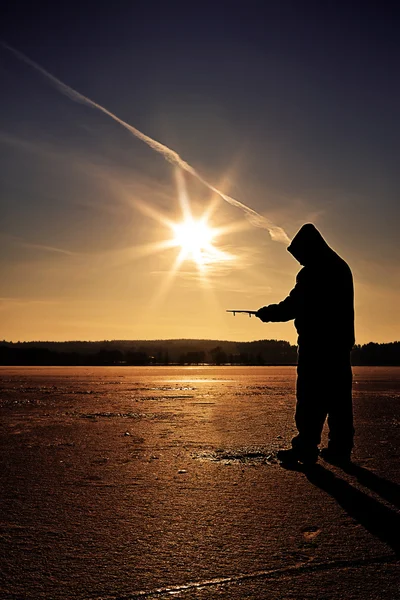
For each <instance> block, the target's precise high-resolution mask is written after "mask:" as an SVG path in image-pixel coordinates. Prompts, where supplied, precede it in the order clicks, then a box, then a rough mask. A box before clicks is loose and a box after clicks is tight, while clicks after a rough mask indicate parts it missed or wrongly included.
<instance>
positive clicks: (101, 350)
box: [0, 340, 400, 366]
mask: <svg viewBox="0 0 400 600" xmlns="http://www.w3.org/2000/svg"><path fill="white" fill-rule="evenodd" d="M323 351H324V349H323V347H322V348H321V352H323ZM296 363H297V347H296V346H293V345H291V344H289V342H285V341H280V340H259V341H254V342H228V341H216V340H155V341H149V340H143V341H128V340H120V341H118V340H111V341H103V342H80V341H76V342H6V341H5V340H4V341H3V342H0V365H9V366H12V365H24V366H28V365H44V366H46V365H47V366H51V365H53V366H68V365H69V366H80V365H81V366H95V365H99V366H107V365H136V366H146V365H171V364H174V365H202V364H212V365H295V364H296ZM352 364H353V365H393V366H396V365H400V342H391V343H388V344H375V343H369V344H365V345H363V346H360V345H358V346H355V347H354V349H353V351H352Z"/></svg>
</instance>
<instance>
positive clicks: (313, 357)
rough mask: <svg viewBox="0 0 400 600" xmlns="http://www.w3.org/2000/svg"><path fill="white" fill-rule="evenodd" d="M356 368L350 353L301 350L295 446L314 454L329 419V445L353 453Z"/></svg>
mask: <svg viewBox="0 0 400 600" xmlns="http://www.w3.org/2000/svg"><path fill="white" fill-rule="evenodd" d="M352 379H353V376H352V370H351V363H350V352H349V351H347V350H345V351H343V350H341V349H331V350H330V351H329V352H328V353H326V351H324V350H322V349H321V351H320V352H317V351H316V350H315V349H312V350H310V349H308V348H307V349H302V348H301V347H300V348H299V351H298V365H297V384H296V399H297V401H296V412H295V422H296V427H297V431H298V434H297V435H296V436H295V437H294V438H293V440H292V446H293V448H295V449H297V450H299V451H300V452H301V453H303V454H306V455H307V454H308V455H310V456H316V455H318V452H319V450H318V445H319V444H320V443H321V434H322V429H323V427H324V423H325V420H326V419H328V427H329V434H328V439H329V442H328V447H329V449H330V450H332V451H334V452H337V453H339V454H347V455H350V453H351V450H352V448H353V445H354V424H353V401H352Z"/></svg>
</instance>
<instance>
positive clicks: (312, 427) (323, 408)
mask: <svg viewBox="0 0 400 600" xmlns="http://www.w3.org/2000/svg"><path fill="white" fill-rule="evenodd" d="M318 358H319V357H318ZM319 363H320V360H318V359H316V360H314V358H313V357H312V356H306V357H304V356H302V355H301V353H300V354H299V364H298V367H297V386H296V397H297V403H296V413H295V422H296V427H297V430H298V434H297V435H296V436H295V437H294V438H293V440H292V447H293V450H294V451H295V452H296V453H297V454H298V455H299V457H305V458H309V459H310V460H316V459H317V458H318V454H319V450H318V446H319V444H320V442H321V433H322V428H323V426H324V422H325V419H326V415H327V412H328V411H327V404H326V401H325V390H324V381H323V379H324V378H323V376H322V375H323V366H322V365H321V364H319ZM325 385H326V384H325Z"/></svg>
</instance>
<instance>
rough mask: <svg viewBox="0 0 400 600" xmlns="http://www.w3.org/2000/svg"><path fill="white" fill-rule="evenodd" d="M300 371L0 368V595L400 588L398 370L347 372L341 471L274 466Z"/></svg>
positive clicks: (294, 593) (348, 592)
mask: <svg viewBox="0 0 400 600" xmlns="http://www.w3.org/2000/svg"><path fill="white" fill-rule="evenodd" d="M295 380H296V371H295V368H294V367H144V368H141V367H115V368H113V367H105V368H102V367H80V368H75V367H64V368H58V367H31V368H30V367H16V368H9V367H0V415H1V428H0V486H1V514H0V558H1V563H2V567H1V568H2V577H1V582H0V598H2V599H3V598H4V599H5V598H7V599H17V598H18V599H25V598H26V599H29V600H30V599H46V600H49V599H54V600H57V599H72V598H73V599H75V598H76V599H78V600H81V599H82V600H84V599H89V598H91V599H104V600H105V599H108V600H111V599H116V598H121V599H122V598H126V599H128V598H143V597H148V598H152V597H154V598H156V597H157V598H160V597H165V598H167V597H171V593H172V594H173V596H174V597H182V598H185V599H190V598H196V599H197V598H202V599H203V598H204V599H205V598H226V599H228V598H232V599H242V598H254V599H257V598H259V599H263V598H268V599H271V598H272V599H275V598H276V599H278V598H279V599H282V598H296V599H299V598H313V597H315V598H317V597H319V598H324V599H334V598H335V599H336V598H346V599H352V598H360V599H364V598H368V599H371V598H377V599H378V598H379V599H382V598H384V599H391V600H392V599H393V598H395V597H396V595H397V593H398V558H399V554H400V536H399V532H400V528H399V521H400V518H399V504H400V501H399V498H400V487H399V484H400V476H399V468H398V464H399V438H400V435H399V432H400V368H396V367H393V368H383V367H375V368H369V367H368V368H367V367H355V368H354V410H355V425H356V448H355V452H354V460H355V466H354V468H353V470H352V471H350V472H346V473H345V472H343V471H342V470H340V469H338V468H336V467H332V466H330V465H327V464H326V463H323V461H320V466H318V467H316V469H315V470H313V471H312V472H310V473H302V472H296V471H287V470H284V469H282V468H281V467H280V466H279V465H278V463H277V462H276V460H275V454H276V451H277V450H278V449H279V448H283V447H287V445H288V444H289V443H290V439H291V437H292V435H293V434H294V431H295V429H294V423H293V411H294V404H295V394H294V388H295ZM323 393H324V391H323V390H321V394H323Z"/></svg>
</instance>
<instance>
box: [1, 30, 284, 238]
mask: <svg viewBox="0 0 400 600" xmlns="http://www.w3.org/2000/svg"><path fill="white" fill-rule="evenodd" d="M1 45H2V46H3V47H4V48H7V50H9V51H10V52H12V53H13V54H14V55H15V56H16V57H17V58H19V59H20V60H22V61H23V62H25V63H26V64H28V65H30V66H31V67H32V68H33V69H35V70H36V71H38V72H39V73H41V74H42V75H43V76H44V77H45V78H46V79H48V80H49V81H50V82H51V83H52V84H53V85H54V86H55V87H56V88H57V89H58V90H59V91H60V92H61V93H63V94H65V95H66V96H68V97H69V98H70V99H71V100H74V101H75V102H81V103H82V104H86V105H87V106H91V107H92V108H97V109H98V110H100V111H101V112H102V113H104V114H105V115H107V116H109V117H111V119H113V120H114V121H116V122H117V123H119V124H120V125H122V127H125V129H127V130H128V131H129V132H130V133H131V134H132V135H134V136H135V137H136V138H138V139H139V140H142V142H144V143H145V144H147V145H148V146H150V148H152V149H153V150H155V151H156V152H158V153H159V154H161V155H162V156H163V157H164V158H165V160H167V161H168V162H170V163H172V164H173V165H175V166H177V167H180V168H181V169H183V170H184V171H186V172H187V173H190V175H193V177H196V179H198V180H199V181H200V182H201V183H202V184H203V185H205V186H206V187H207V188H208V189H209V190H211V191H212V192H214V193H215V194H218V196H220V197H221V198H222V199H223V200H225V202H228V203H229V204H231V205H232V206H235V207H236V208H240V209H241V210H242V211H243V212H244V213H245V215H246V217H247V219H248V221H249V222H250V223H251V224H252V225H254V226H255V227H260V228H262V229H267V230H268V232H269V234H270V236H271V239H273V240H274V241H277V242H283V243H285V244H288V243H290V239H289V237H288V236H287V234H286V232H285V231H284V230H283V229H282V228H281V227H277V226H276V225H274V224H273V223H272V222H271V221H270V220H269V219H267V218H266V217H264V216H262V215H260V214H259V213H258V212H256V211H255V210H253V209H252V208H250V207H249V206H246V204H243V202H240V201H239V200H236V199H235V198H232V197H231V196H228V195H227V194H224V192H221V191H220V190H219V189H217V188H216V187H214V186H213V185H212V184H211V183H208V181H206V180H205V179H204V178H203V177H202V176H201V175H200V174H199V173H198V172H197V171H196V169H194V168H193V167H192V166H191V165H189V163H187V162H186V161H184V160H183V159H182V158H181V157H180V156H179V154H178V153H177V152H175V150H171V148H168V146H164V144H161V143H160V142H157V140H154V139H153V138H151V137H149V136H148V135H146V134H145V133H142V132H141V131H139V129H136V127H133V126H132V125H129V123H126V122H125V121H123V120H122V119H120V118H119V117H117V115H115V114H114V113H112V112H111V111H109V110H107V108H105V107H104V106H101V104H97V102H95V101H94V100H91V99H90V98H88V97H87V96H84V95H83V94H81V93H80V92H77V91H76V90H74V89H73V88H71V87H70V86H69V85H67V84H66V83H64V82H62V81H61V80H60V79H57V77H55V76H54V75H52V74H51V73H49V72H48V71H46V69H44V68H43V67H41V66H40V65H38V64H37V63H36V62H35V61H33V60H31V59H30V58H28V57H27V56H25V54H23V53H22V52H20V51H19V50H16V49H15V48H13V47H12V46H9V45H8V44H6V43H5V42H1Z"/></svg>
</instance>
